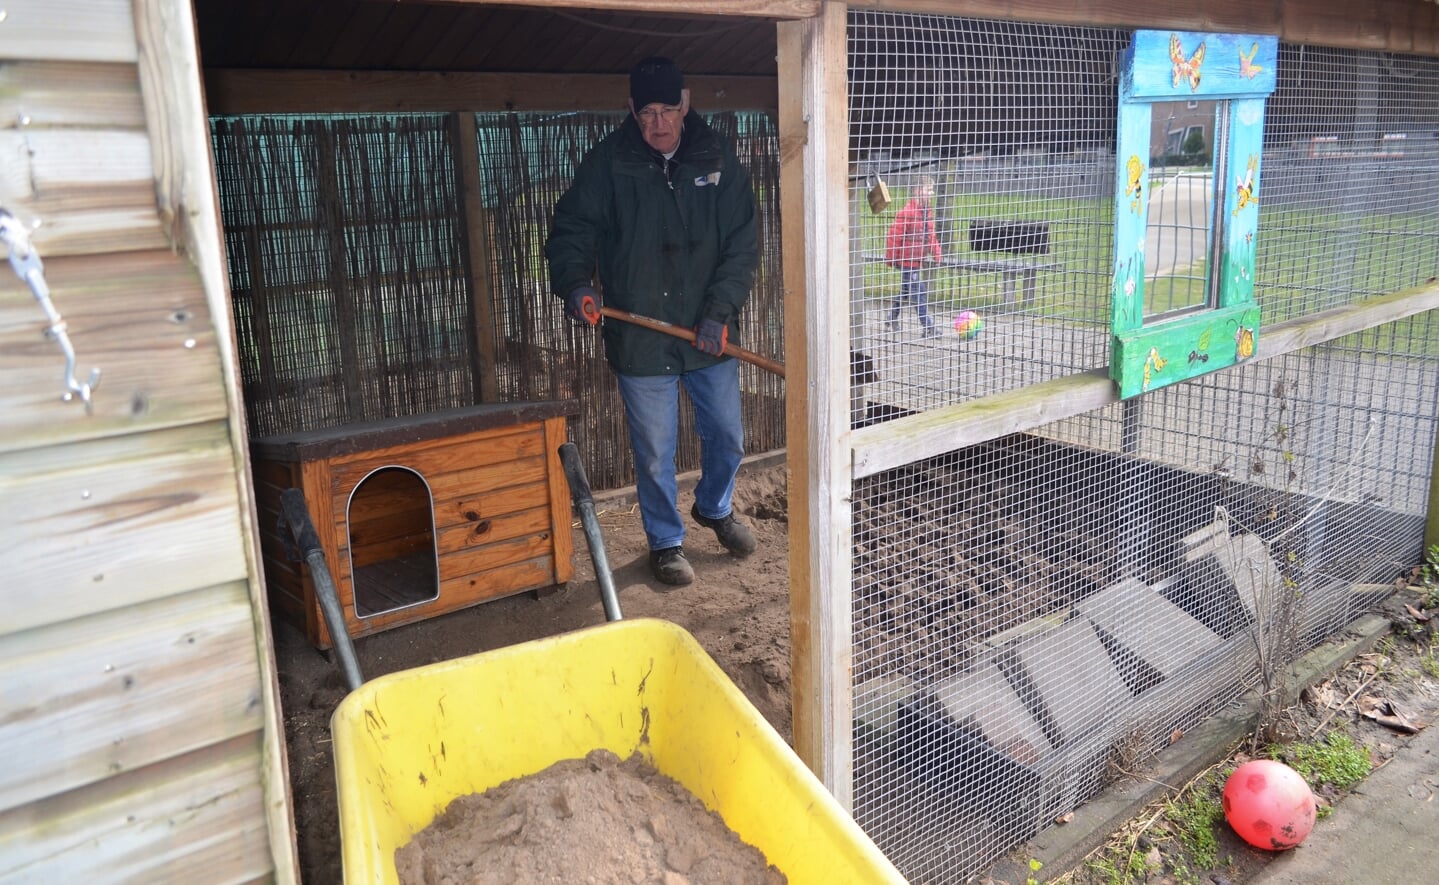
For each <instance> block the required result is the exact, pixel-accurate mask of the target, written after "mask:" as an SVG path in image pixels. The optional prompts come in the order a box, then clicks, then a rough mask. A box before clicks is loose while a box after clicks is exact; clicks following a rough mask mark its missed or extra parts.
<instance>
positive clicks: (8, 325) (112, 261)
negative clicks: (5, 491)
mask: <svg viewBox="0 0 1439 885" xmlns="http://www.w3.org/2000/svg"><path fill="white" fill-rule="evenodd" d="M45 277H46V280H47V282H48V284H49V288H50V294H51V298H52V300H53V302H54V305H55V309H56V310H58V311H59V312H60V315H61V316H62V317H63V319H64V321H65V322H66V324H67V326H68V329H69V335H70V340H71V343H72V344H73V346H74V348H75V354H76V360H77V366H76V374H77V376H85V375H88V373H89V372H90V370H91V369H92V368H97V367H98V368H99V369H100V370H101V372H102V375H101V378H100V384H99V387H98V388H97V389H96V391H95V395H94V398H93V407H94V408H93V414H90V415H86V414H85V410H84V408H83V407H82V406H81V405H80V404H79V403H75V402H69V403H67V402H63V401H62V400H61V394H63V393H64V367H65V362H64V357H63V355H62V353H61V351H60V348H59V347H58V346H57V345H56V344H55V343H54V342H52V341H50V340H48V339H47V338H46V337H45V334H44V330H45V327H46V325H47V323H46V320H45V315H44V314H43V313H42V312H41V311H40V308H39V306H38V305H37V304H36V303H35V299H34V297H33V296H32V295H31V293H30V290H29V289H28V288H27V287H25V286H24V285H23V284H22V283H21V282H20V280H19V279H18V278H16V276H15V275H14V274H12V273H9V272H8V271H7V272H4V273H0V454H3V453H5V452H13V451H16V450H19V449H25V448H36V447H40V446H44V445H53V444H56V443H60V442H68V441H72V440H74V439H76V438H79V437H87V436H88V437H96V436H104V435H114V434H118V433H133V432H136V431H138V430H143V429H147V428H152V427H153V428H159V427H165V426H171V425H174V424H180V423H194V422H203V421H209V420H218V419H223V418H225V417H226V415H227V414H228V413H227V406H226V402H225V395H224V389H223V387H222V385H221V376H220V372H219V366H218V361H219V353H218V349H217V345H216V341H215V332H214V328H213V326H212V324H211V320H210V313H209V310H208V308H207V306H206V301H205V296H204V293H203V292H202V291H201V289H200V287H199V280H198V278H197V277H196V276H195V273H194V271H193V269H191V268H190V266H189V265H188V264H187V263H186V262H185V261H184V260H183V259H181V258H178V257H176V256H175V255H173V254H171V253H170V252H168V251H165V252H144V253H130V254H115V255H101V256H91V257H76V258H66V259H61V260H56V261H49V260H47V261H45ZM0 472H3V471H0Z"/></svg>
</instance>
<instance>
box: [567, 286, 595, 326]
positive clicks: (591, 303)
mask: <svg viewBox="0 0 1439 885" xmlns="http://www.w3.org/2000/svg"><path fill="white" fill-rule="evenodd" d="M565 314H566V315H567V316H569V317H570V318H571V319H573V320H574V321H575V322H577V323H585V324H586V325H590V326H593V325H594V324H595V323H598V322H599V321H600V296H599V293H597V292H595V290H594V289H593V288H592V287H590V286H580V287H579V288H577V289H572V290H570V294H568V295H566V296H565Z"/></svg>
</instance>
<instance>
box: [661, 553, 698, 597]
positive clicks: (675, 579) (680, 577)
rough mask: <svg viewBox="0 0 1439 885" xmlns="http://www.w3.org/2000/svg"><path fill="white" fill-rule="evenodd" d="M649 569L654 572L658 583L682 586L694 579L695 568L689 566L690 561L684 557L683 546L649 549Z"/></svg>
mask: <svg viewBox="0 0 1439 885" xmlns="http://www.w3.org/2000/svg"><path fill="white" fill-rule="evenodd" d="M650 571H652V572H654V575H655V578H656V580H658V581H659V582H660V583H662V584H670V585H672V586H675V587H683V586H684V585H685V584H688V583H690V582H692V581H694V579H695V570H694V569H693V568H691V567H690V561H689V560H688V559H685V548H683V547H666V548H665V549H663V550H651V551H650Z"/></svg>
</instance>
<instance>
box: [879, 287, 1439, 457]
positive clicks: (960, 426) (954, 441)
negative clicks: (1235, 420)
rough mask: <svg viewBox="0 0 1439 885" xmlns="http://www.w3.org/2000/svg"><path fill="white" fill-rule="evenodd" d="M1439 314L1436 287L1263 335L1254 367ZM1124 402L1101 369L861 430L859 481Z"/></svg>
mask: <svg viewBox="0 0 1439 885" xmlns="http://www.w3.org/2000/svg"><path fill="white" fill-rule="evenodd" d="M1436 308H1439V286H1428V287H1425V288H1420V289H1414V290H1410V291H1406V292H1399V293H1395V294H1391V295H1384V296H1381V297H1378V298H1372V299H1369V300H1368V301H1364V302H1361V303H1359V304H1351V305H1348V306H1346V307H1340V308H1335V309H1334V310H1329V311H1325V312H1324V313H1320V314H1315V315H1312V316H1307V317H1299V318H1298V319H1293V320H1287V321H1285V322H1282V323H1275V324H1274V325H1272V326H1265V327H1263V329H1261V330H1260V333H1259V334H1260V337H1259V342H1260V344H1259V353H1258V354H1257V355H1256V356H1255V358H1254V360H1255V361H1258V360H1265V359H1272V358H1274V357H1277V356H1282V355H1284V354H1286V353H1292V352H1294V351H1296V350H1300V349H1302V348H1305V347H1311V346H1313V345H1316V344H1322V343H1324V342H1325V341H1332V340H1334V339H1337V338H1341V337H1343V336H1345V335H1351V334H1353V333H1355V332H1362V331H1364V330H1365V329H1371V328H1374V327H1375V326H1381V325H1384V324H1385V323H1391V322H1394V321H1396V320H1401V319H1404V318H1405V317H1409V316H1414V315H1415V314H1419V313H1423V312H1424V311H1427V310H1434V309H1436ZM1116 402H1119V396H1118V394H1117V393H1116V392H1115V390H1114V382H1112V381H1111V380H1110V379H1109V373H1108V370H1107V369H1094V370H1092V371H1089V372H1080V373H1078V374H1074V375H1069V376H1066V377H1063V378H1054V379H1052V380H1049V381H1044V382H1041V383H1039V384H1032V385H1030V386H1028V387H1023V388H1020V389H1018V390H1012V391H1007V392H1004V393H999V394H995V395H993V396H986V397H982V398H980V399H975V400H969V401H968V402H963V403H958V404H956V405H952V406H946V407H945V408H942V409H931V410H929V411H926V412H921V413H920V414H918V415H911V416H907V417H904V418H898V419H895V420H894V421H885V422H883V423H881V424H872V425H870V426H869V427H861V428H859V429H858V430H856V431H854V433H853V435H852V436H851V440H852V447H853V453H854V477H855V479H861V478H863V477H866V476H873V475H874V474H876V473H879V472H881V471H884V470H889V469H891V468H894V467H899V466H901V465H904V464H910V463H913V462H915V461H922V460H924V459H925V458H931V457H933V456H935V455H941V454H944V453H945V452H952V451H955V450H956V449H962V448H964V447H966V446H972V445H975V444H977V443H982V442H987V441H989V440H992V439H998V438H999V437H1001V436H1006V435H1008V434H1011V433H1021V432H1023V431H1026V430H1033V429H1035V428H1036V427H1042V426H1044V425H1045V424H1050V423H1053V422H1055V421H1059V420H1062V419H1064V418H1072V417H1074V416H1076V415H1082V414H1084V413H1085V412H1093V411H1097V410H1098V409H1102V408H1104V407H1105V406H1107V405H1111V404H1112V403H1116Z"/></svg>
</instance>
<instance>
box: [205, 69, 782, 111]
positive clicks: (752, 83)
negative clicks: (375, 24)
mask: <svg viewBox="0 0 1439 885" xmlns="http://www.w3.org/2000/svg"><path fill="white" fill-rule="evenodd" d="M685 85H687V86H688V87H689V89H690V93H691V96H692V99H693V101H694V106H695V108H696V110H699V111H701V112H706V113H708V112H710V111H736V110H773V109H775V108H776V107H777V106H778V103H779V98H778V91H777V90H778V86H777V85H776V80H775V78H774V77H748V76H733V77H730V76H699V75H696V76H688V77H685ZM205 93H206V102H207V104H208V109H209V112H210V113H211V114H326V113H422V112H437V113H447V112H450V111H623V110H625V104H624V101H625V96H626V95H628V94H629V79H628V77H627V76H626V75H624V74H485V73H467V72H446V71H323V70H319V71H317V70H251V69H242V68H220V69H214V70H208V71H206V72H205Z"/></svg>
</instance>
